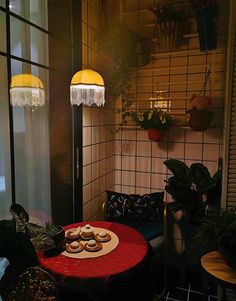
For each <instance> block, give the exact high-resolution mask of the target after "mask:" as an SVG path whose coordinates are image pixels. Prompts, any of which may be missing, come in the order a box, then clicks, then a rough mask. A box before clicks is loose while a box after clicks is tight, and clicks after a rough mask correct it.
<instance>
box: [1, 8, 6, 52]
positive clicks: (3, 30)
mask: <svg viewBox="0 0 236 301" xmlns="http://www.w3.org/2000/svg"><path fill="white" fill-rule="evenodd" d="M0 51H3V52H6V16H5V13H3V12H2V11H0Z"/></svg>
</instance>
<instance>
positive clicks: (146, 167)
mask: <svg viewBox="0 0 236 301" xmlns="http://www.w3.org/2000/svg"><path fill="white" fill-rule="evenodd" d="M136 162H137V163H136V165H137V167H136V168H137V169H136V170H137V171H144V172H147V173H150V172H151V158H146V157H137V158H136Z"/></svg>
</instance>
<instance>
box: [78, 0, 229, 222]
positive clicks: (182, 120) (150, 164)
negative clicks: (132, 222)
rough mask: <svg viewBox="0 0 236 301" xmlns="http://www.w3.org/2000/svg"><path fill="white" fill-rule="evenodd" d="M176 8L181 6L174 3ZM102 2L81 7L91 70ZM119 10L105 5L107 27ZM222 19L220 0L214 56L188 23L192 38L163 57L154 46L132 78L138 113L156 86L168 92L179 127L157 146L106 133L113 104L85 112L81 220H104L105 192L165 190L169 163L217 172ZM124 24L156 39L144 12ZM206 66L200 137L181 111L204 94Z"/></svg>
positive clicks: (146, 1)
mask: <svg viewBox="0 0 236 301" xmlns="http://www.w3.org/2000/svg"><path fill="white" fill-rule="evenodd" d="M156 2H158V1H154V0H142V1H139V0H126V1H123V10H128V9H130V10H132V9H139V8H147V7H154V5H155V3H156ZM175 2H179V1H177V0H176V1H174V0H173V1H172V3H175ZM181 2H183V1H181ZM186 2H187V1H186ZM99 3H101V2H100V1H98V0H83V41H82V42H83V64H84V65H87V64H89V65H91V66H92V67H94V68H95V69H96V59H97V55H98V52H97V48H96V43H95V39H94V37H95V36H96V32H97V30H98V28H99V20H101V18H100V16H101V13H100V10H99V9H100V7H99ZM118 4H119V1H114V0H110V1H108V11H107V12H108V13H107V16H108V20H109V18H110V19H113V18H114V12H115V11H116V9H117V5H118ZM227 13H228V11H227V1H226V2H225V1H223V0H220V16H219V18H218V21H219V26H218V48H217V49H216V50H214V51H209V52H208V53H206V52H201V51H200V50H199V43H198V36H197V35H196V32H197V29H196V22H195V19H194V18H191V19H190V20H189V21H188V24H187V25H186V32H185V34H192V33H193V34H194V35H192V37H190V38H183V39H182V42H181V45H180V47H179V48H178V49H176V51H171V52H168V53H167V52H160V51H159V52H158V51H157V47H156V46H155V45H154V46H153V49H152V53H153V56H152V59H151V61H150V63H149V64H148V65H146V66H143V67H141V68H138V69H137V70H136V72H135V73H134V77H133V80H132V85H131V87H132V88H131V92H132V93H133V95H134V96H135V99H136V100H137V101H136V103H135V105H136V108H147V107H149V105H150V104H149V102H148V101H147V100H148V99H149V97H151V96H153V91H155V90H156V88H157V83H159V84H163V85H165V87H167V88H168V91H169V97H170V98H171V110H172V111H171V113H172V114H173V115H174V116H175V118H176V125H175V126H174V127H173V128H171V129H170V130H169V132H168V133H166V136H165V138H164V139H163V141H162V142H153V141H152V142H151V141H149V140H148V138H147V132H146V131H144V130H141V129H139V128H135V127H130V128H129V129H124V130H123V131H121V132H119V133H118V134H116V135H114V134H111V133H110V131H109V129H108V128H109V125H111V124H114V120H115V119H114V118H115V116H114V115H115V114H114V112H115V111H114V108H115V104H114V102H113V101H112V100H111V99H109V100H108V101H107V102H106V105H105V107H104V108H97V107H92V108H88V107H84V108H83V143H84V152H83V155H84V158H83V164H84V180H83V184H84V186H83V196H84V198H83V203H84V207H83V208H84V212H83V213H84V220H91V219H100V218H101V205H102V202H103V201H104V199H105V190H106V189H111V190H115V191H119V192H125V193H140V194H144V193H149V192H154V191H162V190H164V187H165V180H166V179H167V178H168V176H169V175H168V172H167V169H166V168H165V166H164V164H163V162H164V161H165V160H166V159H168V158H176V159H180V160H183V161H185V163H187V164H192V163H193V162H202V163H204V164H205V165H206V166H207V167H208V168H209V170H210V172H211V173H213V172H215V171H216V169H217V161H218V158H219V157H220V156H221V155H222V147H223V144H222V135H223V110H224V77H225V56H226V50H225V48H226V26H227V22H226V20H227ZM123 21H124V23H125V24H127V25H130V26H131V28H132V30H134V31H137V32H138V33H139V34H140V35H141V36H149V37H150V38H153V37H154V38H155V35H154V27H151V26H145V24H150V23H154V17H153V15H152V14H151V13H150V11H148V10H145V9H144V10H140V12H139V14H133V13H127V14H124V15H123ZM210 65H211V77H210V78H211V93H212V95H213V97H214V104H213V111H214V118H213V122H212V126H213V127H212V128H210V129H208V130H206V131H205V132H194V131H192V130H190V128H189V127H188V125H187V120H186V114H185V111H186V109H187V107H188V101H189V98H190V97H191V95H192V93H199V91H200V90H201V88H202V86H203V83H204V79H205V75H206V72H207V70H208V68H209V66H210ZM98 71H99V70H98ZM118 119H119V118H118Z"/></svg>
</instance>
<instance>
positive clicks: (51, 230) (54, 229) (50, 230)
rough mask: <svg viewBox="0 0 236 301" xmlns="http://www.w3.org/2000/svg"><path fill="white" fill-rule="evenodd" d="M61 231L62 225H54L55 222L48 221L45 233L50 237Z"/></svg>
mask: <svg viewBox="0 0 236 301" xmlns="http://www.w3.org/2000/svg"><path fill="white" fill-rule="evenodd" d="M59 231H61V227H60V226H58V225H54V224H53V223H50V222H47V223H46V226H45V228H44V233H45V234H46V235H48V236H49V237H53V236H54V235H55V234H57V233H58V232H59Z"/></svg>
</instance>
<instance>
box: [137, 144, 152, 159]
mask: <svg viewBox="0 0 236 301" xmlns="http://www.w3.org/2000/svg"><path fill="white" fill-rule="evenodd" d="M137 156H146V157H150V156H151V142H141V141H138V142H137Z"/></svg>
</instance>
